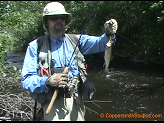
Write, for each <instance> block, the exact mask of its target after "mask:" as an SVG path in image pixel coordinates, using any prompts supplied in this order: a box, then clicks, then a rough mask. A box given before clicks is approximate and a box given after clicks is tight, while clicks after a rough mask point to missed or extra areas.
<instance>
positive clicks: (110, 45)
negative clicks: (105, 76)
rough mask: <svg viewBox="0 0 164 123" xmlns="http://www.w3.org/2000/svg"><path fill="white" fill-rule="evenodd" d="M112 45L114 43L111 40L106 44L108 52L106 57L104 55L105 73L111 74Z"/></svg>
mask: <svg viewBox="0 0 164 123" xmlns="http://www.w3.org/2000/svg"><path fill="white" fill-rule="evenodd" d="M112 44H113V41H111V40H109V42H108V43H107V44H106V50H105V55H104V60H105V63H104V64H105V69H104V72H105V73H109V64H110V61H111V58H112Z"/></svg>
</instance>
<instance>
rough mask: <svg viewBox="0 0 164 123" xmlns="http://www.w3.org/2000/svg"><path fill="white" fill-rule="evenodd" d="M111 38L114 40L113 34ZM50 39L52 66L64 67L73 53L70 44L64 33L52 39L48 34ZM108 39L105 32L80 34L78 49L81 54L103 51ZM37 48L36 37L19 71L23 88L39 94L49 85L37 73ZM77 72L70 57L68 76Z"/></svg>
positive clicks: (29, 46) (46, 89) (30, 44)
mask: <svg viewBox="0 0 164 123" xmlns="http://www.w3.org/2000/svg"><path fill="white" fill-rule="evenodd" d="M113 39H114V40H116V36H115V35H114V37H113ZM50 41H51V55H52V61H53V62H54V67H64V66H65V65H67V64H68V63H69V61H70V59H71V56H72V53H73V48H72V46H71V45H70V44H69V42H68V41H67V39H66V37H65V35H64V34H63V35H62V37H61V38H60V39H54V38H53V37H51V36H50ZM108 41H109V38H108V37H107V36H106V34H105V33H104V34H103V35H101V36H89V35H81V38H80V51H81V53H82V54H83V55H88V54H94V53H99V52H104V51H105V48H106V43H107V42H108ZM37 48H38V45H37V39H35V40H33V41H32V42H30V43H29V45H28V48H27V51H26V55H25V58H24V63H23V68H22V72H21V77H22V80H21V83H22V86H23V88H24V89H26V90H29V91H30V92H33V93H36V94H39V93H43V92H46V91H48V90H49V86H48V85H46V79H47V77H41V76H38V75H37V61H38V60H37V59H38V58H37V56H38V55H37ZM78 74H79V70H78V67H77V66H76V65H75V62H74V59H72V60H71V64H70V66H69V70H68V75H69V77H73V76H75V75H78Z"/></svg>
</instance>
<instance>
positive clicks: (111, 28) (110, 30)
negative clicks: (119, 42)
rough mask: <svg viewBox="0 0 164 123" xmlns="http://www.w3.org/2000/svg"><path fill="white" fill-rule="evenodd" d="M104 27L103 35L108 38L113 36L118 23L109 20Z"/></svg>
mask: <svg viewBox="0 0 164 123" xmlns="http://www.w3.org/2000/svg"><path fill="white" fill-rule="evenodd" d="M104 26H105V33H106V34H107V35H108V36H111V35H113V34H115V33H116V31H117V29H118V23H117V21H116V20H115V19H110V20H108V21H106V22H105V24H104Z"/></svg>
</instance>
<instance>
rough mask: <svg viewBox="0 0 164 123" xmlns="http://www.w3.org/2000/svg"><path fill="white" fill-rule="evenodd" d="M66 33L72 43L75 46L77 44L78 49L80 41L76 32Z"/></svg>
mask: <svg viewBox="0 0 164 123" xmlns="http://www.w3.org/2000/svg"><path fill="white" fill-rule="evenodd" d="M67 35H68V36H69V37H70V39H71V40H72V41H73V43H74V44H75V46H76V45H78V47H79V50H80V45H79V44H80V41H79V39H78V37H77V36H76V34H67Z"/></svg>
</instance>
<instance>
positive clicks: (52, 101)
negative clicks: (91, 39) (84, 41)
mask: <svg viewBox="0 0 164 123" xmlns="http://www.w3.org/2000/svg"><path fill="white" fill-rule="evenodd" d="M95 3H96V2H94V4H95ZM89 17H91V13H90V16H88V18H87V21H86V22H85V25H84V27H83V29H82V31H81V34H80V38H79V39H78V42H77V44H76V46H75V48H74V51H73V53H72V56H71V58H70V61H69V63H68V65H67V66H66V67H65V69H64V71H63V73H64V74H67V73H68V69H69V65H70V63H71V59H72V58H73V55H74V53H75V51H76V48H77V46H78V45H79V43H80V39H81V36H82V32H83V30H84V29H85V27H86V24H87V23H88V21H89ZM58 93H59V90H57V89H56V90H55V91H54V94H53V96H52V98H51V101H50V104H49V106H48V108H47V110H46V114H49V113H50V111H51V108H52V106H53V104H54V102H55V99H56V97H57V95H58Z"/></svg>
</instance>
